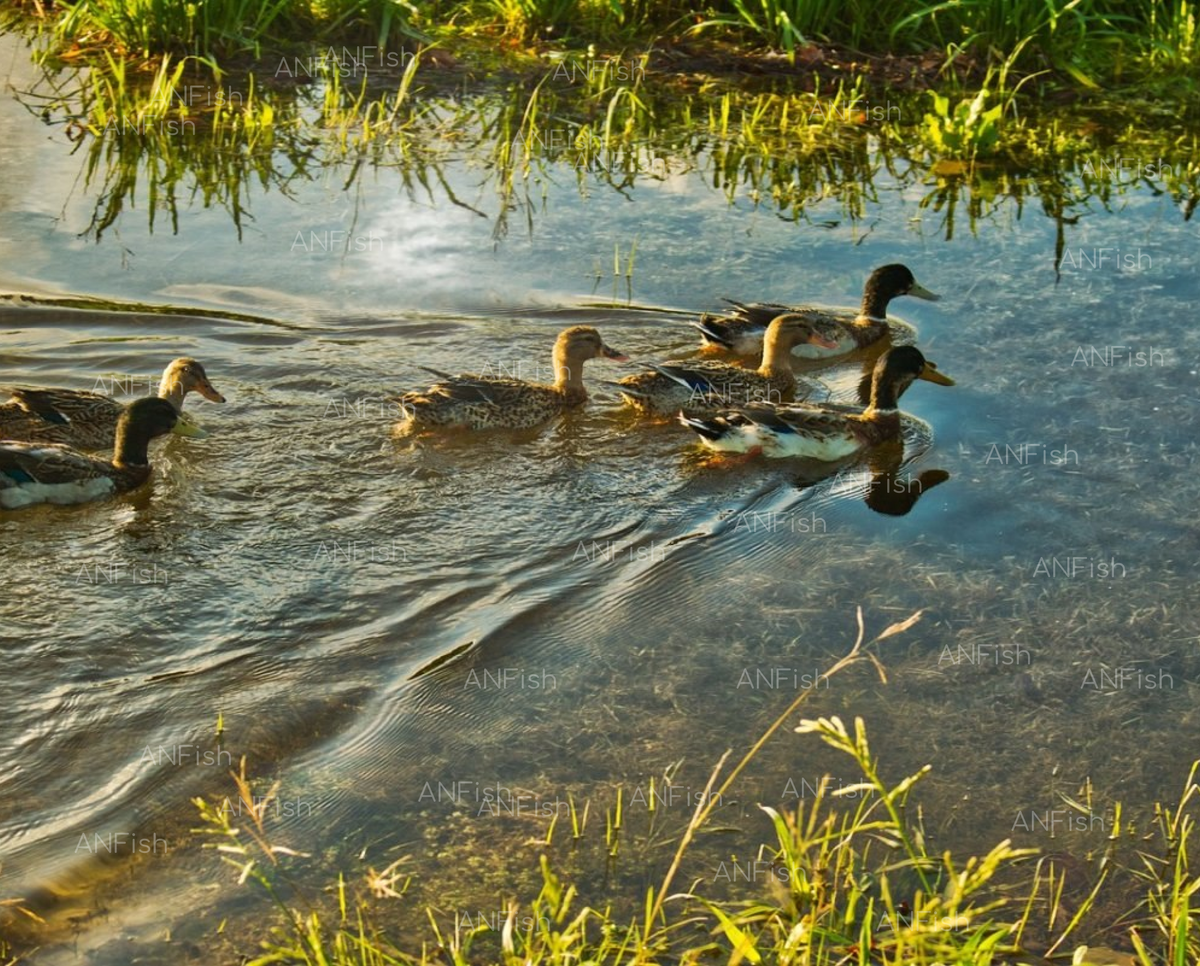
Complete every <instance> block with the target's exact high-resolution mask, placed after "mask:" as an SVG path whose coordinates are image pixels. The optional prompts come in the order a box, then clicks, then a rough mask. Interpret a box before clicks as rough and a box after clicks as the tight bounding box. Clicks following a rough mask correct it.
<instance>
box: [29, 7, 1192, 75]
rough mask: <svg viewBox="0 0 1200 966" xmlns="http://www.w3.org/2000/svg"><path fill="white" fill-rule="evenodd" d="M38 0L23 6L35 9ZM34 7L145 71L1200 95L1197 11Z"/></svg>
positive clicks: (58, 26) (85, 44)
mask: <svg viewBox="0 0 1200 966" xmlns="http://www.w3.org/2000/svg"><path fill="white" fill-rule="evenodd" d="M29 4H30V0H25V5H27V6H28V5H29ZM32 8H33V9H34V10H35V11H37V12H39V13H40V14H41V15H42V17H43V18H44V23H45V25H46V29H47V30H48V31H49V32H50V34H51V35H52V37H53V39H54V46H55V48H56V50H57V51H58V52H59V54H60V55H62V56H67V57H79V56H84V55H93V56H94V55H97V54H98V53H99V52H100V51H101V50H102V49H104V48H107V47H112V46H115V47H117V48H118V49H119V50H120V51H122V52H124V53H125V54H126V55H128V56H129V57H131V58H134V59H141V60H145V59H149V58H153V57H157V56H162V55H165V54H173V55H176V56H193V57H201V58H205V59H210V60H213V61H214V62H220V61H223V60H225V59H229V58H234V59H236V58H239V57H241V58H244V57H254V58H258V57H261V56H262V55H263V54H264V52H266V51H276V50H280V49H288V48H293V47H295V46H297V45H300V46H303V45H311V44H315V45H317V46H321V45H324V44H328V43H338V44H371V45H375V46H378V47H381V48H388V49H396V48H400V47H403V46H404V45H406V44H410V45H411V44H413V43H427V42H429V41H430V40H431V39H434V38H439V39H441V40H443V41H445V40H452V39H453V38H455V37H465V36H478V35H481V34H483V35H487V34H491V35H496V34H499V35H501V36H504V37H506V38H510V39H511V40H512V41H513V42H514V43H517V44H528V43H555V44H558V43H563V42H567V43H569V44H570V45H572V46H573V47H574V48H575V49H580V48H582V47H586V46H587V45H588V44H609V45H613V44H615V45H616V46H618V47H628V46H631V45H638V44H640V45H642V46H643V47H644V46H646V45H648V44H651V43H661V41H662V38H663V37H664V35H665V36H667V37H672V38H676V39H683V38H703V39H705V40H707V39H710V38H716V39H720V40H729V41H732V42H734V43H737V44H758V45H767V46H769V47H772V48H774V49H777V50H782V51H784V52H786V53H787V54H788V55H789V56H794V55H795V53H796V51H797V49H799V48H801V47H804V46H806V45H808V44H810V43H821V44H831V43H833V44H837V45H839V46H841V47H843V48H845V49H847V50H849V51H851V52H860V51H861V52H866V53H868V54H892V53H898V54H917V53H925V52H928V51H930V50H936V51H940V52H941V53H942V55H943V56H944V58H945V61H946V64H947V65H950V64H953V63H955V62H964V61H970V62H973V63H975V64H977V65H978V66H979V67H980V69H981V70H982V69H983V68H985V67H987V66H989V65H990V66H999V65H1001V64H1003V63H1005V62H1007V61H1009V60H1010V59H1012V60H1013V61H1014V63H1015V65H1016V66H1017V67H1018V68H1019V69H1021V70H1022V71H1024V72H1026V73H1029V72H1036V71H1041V70H1049V71H1051V72H1054V73H1055V74H1056V75H1058V76H1060V77H1061V78H1062V79H1064V80H1065V81H1066V82H1067V83H1069V84H1072V85H1078V86H1080V87H1082V88H1084V89H1094V88H1096V87H1098V86H1100V85H1104V84H1109V83H1122V82H1127V81H1130V80H1136V79H1138V78H1145V77H1152V76H1155V77H1159V78H1161V79H1163V80H1174V79H1175V78H1177V77H1178V76H1179V75H1181V74H1182V75H1183V76H1185V77H1186V78H1187V79H1188V84H1189V86H1191V87H1193V88H1194V82H1195V79H1196V70H1197V65H1198V62H1200V31H1198V30H1197V24H1196V12H1195V8H1194V5H1193V4H1192V3H1191V2H1189V0H1133V2H1127V0H1011V2H1008V3H1004V4H997V3H995V2H994V0H934V2H930V0H881V2H878V3H872V2H869V0H850V2H837V0H711V2H709V3H707V4H694V3H686V4H685V3H681V2H679V0H671V2H665V3H650V2H648V0H267V2H265V3H251V2H249V0H204V2H202V3H195V4H181V3H173V2H169V0H134V2H131V3H127V2H124V0H79V2H77V3H74V4H67V5H63V6H60V5H55V6H52V7H47V6H43V5H42V4H41V3H40V2H36V0H34V2H33V3H32Z"/></svg>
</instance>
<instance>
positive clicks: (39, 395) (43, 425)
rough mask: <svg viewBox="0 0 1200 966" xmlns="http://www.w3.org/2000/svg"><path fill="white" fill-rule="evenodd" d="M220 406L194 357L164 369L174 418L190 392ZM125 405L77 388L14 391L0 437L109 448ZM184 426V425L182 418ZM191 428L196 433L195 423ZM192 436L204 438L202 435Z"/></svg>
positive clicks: (1, 416) (163, 387) (163, 386)
mask: <svg viewBox="0 0 1200 966" xmlns="http://www.w3.org/2000/svg"><path fill="white" fill-rule="evenodd" d="M193 391H194V392H198V393H200V395H202V396H203V397H204V398H205V399H210V400H212V401H213V402H222V403H223V402H224V401H225V397H224V396H222V395H221V394H220V393H219V392H217V390H216V389H214V388H213V384H212V383H211V382H209V381H208V375H207V374H206V373H205V371H204V366H202V365H200V363H198V362H197V361H196V360H195V359H187V358H183V359H176V360H175V361H174V362H172V363H171V364H170V365H169V366H167V368H166V369H165V370H163V376H162V381H161V382H160V383H159V386H158V395H159V398H161V399H165V400H166V401H167V402H169V403H170V404H171V406H172V407H173V408H174V410H175V412H176V414H177V415H178V414H182V413H183V400H184V398H185V397H186V396H187V394H188V393H189V392H193ZM124 411H125V407H124V406H123V405H121V403H119V402H117V400H115V399H113V398H112V397H110V396H102V395H100V393H95V392H84V391H82V390H78V389H13V390H11V392H10V395H9V399H8V401H7V402H5V403H3V404H0V439H20V440H25V441H27V442H33V443H61V444H63V445H65V446H74V447H76V448H77V449H108V448H109V447H110V446H112V445H113V440H114V439H115V438H116V434H117V421H118V420H119V419H120V418H121V413H123V412H124ZM184 422H188V420H187V419H186V418H185V419H184ZM192 428H194V429H198V428H197V427H195V426H194V425H193V427H192ZM192 435H197V436H202V435H204V433H203V432H202V431H199V430H198V431H197V432H196V433H194V434H192Z"/></svg>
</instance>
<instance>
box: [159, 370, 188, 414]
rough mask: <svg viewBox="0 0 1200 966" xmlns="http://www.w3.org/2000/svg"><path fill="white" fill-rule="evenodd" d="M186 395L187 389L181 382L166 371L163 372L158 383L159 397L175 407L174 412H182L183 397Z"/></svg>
mask: <svg viewBox="0 0 1200 966" xmlns="http://www.w3.org/2000/svg"><path fill="white" fill-rule="evenodd" d="M186 395H187V390H186V389H184V388H183V383H181V382H180V381H179V380H178V379H175V378H172V377H171V376H169V375H168V374H167V373H163V377H162V382H160V383H159V384H158V398H159V399H165V400H166V401H167V402H169V403H170V404H171V405H172V406H174V407H175V412H177V413H181V412H183V397H184V396H186Z"/></svg>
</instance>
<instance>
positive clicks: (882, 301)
mask: <svg viewBox="0 0 1200 966" xmlns="http://www.w3.org/2000/svg"><path fill="white" fill-rule="evenodd" d="M891 300H892V297H891V296H890V295H888V294H887V293H886V292H884V291H883V289H881V288H880V287H879V286H878V285H868V286H867V288H866V291H864V292H863V299H862V308H861V309H859V313H858V314H859V318H863V319H876V320H879V321H882V320H884V319H886V318H887V310H888V303H889V302H890V301H891Z"/></svg>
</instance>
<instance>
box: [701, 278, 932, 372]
mask: <svg viewBox="0 0 1200 966" xmlns="http://www.w3.org/2000/svg"><path fill="white" fill-rule="evenodd" d="M900 295H912V296H915V297H916V298H919V299H925V300H927V301H929V302H936V301H938V299H940V298H941V296H940V295H934V294H933V292H931V291H929V290H928V289H927V288H924V287H923V286H921V285H918V284H917V280H916V279H915V278H913V273H912V272H910V271H909V270H908V269H907V268H906V267H905V266H903V265H884V266H883V267H882V268H877V269H875V271H873V272H872V273H871V276H870V278H868V279H867V284H866V286H865V287H864V288H863V300H862V308H860V309H859V310H858V313H857V314H855V313H853V312H849V311H844V310H842V311H839V310H836V309H833V310H831V309H817V308H808V307H801V308H789V307H788V306H786V305H774V304H771V303H769V302H747V303H742V302H734V301H732V300H727V301H729V304H730V305H732V306H733V312H732V313H731V314H730V315H728V316H724V317H716V316H710V315H706V316H703V317H702V318H701V320H700V321H699V322H692V323H689V324H690V325H693V326H695V327H696V328H697V329H699V330H700V334H701V335H702V336H703V337H704V341H705V343H706V344H708V345H715V346H720V347H721V348H724V349H730V350H732V351H733V352H736V353H738V354H740V355H753V354H755V353H757V352H758V351H759V346H760V343H761V342H762V338H763V333H765V332H766V330H767V326H768V325H769V324H770V322H771V320H772V319H774V318H775V317H776V316H778V315H779V314H780V313H783V312H796V313H800V314H803V315H806V316H809V317H810V318H821V319H825V320H827V321H829V322H832V323H834V324H835V325H837V326H838V328H839V329H840V337H839V338H838V344H837V346H836V347H835V348H832V349H827V348H825V347H824V346H819V345H812V344H804V343H801V344H799V345H797V346H796V348H795V349H794V350H793V351H794V352H795V354H796V355H798V356H803V357H805V358H809V359H825V358H831V357H833V356H840V355H845V354H846V353H847V352H853V351H854V350H855V349H859V348H862V347H863V346H868V345H870V344H871V343H872V342H875V341H877V340H879V339H881V338H882V337H883V335H884V334H885V333H886V332H887V331H888V321H887V308H888V303H889V302H891V301H892V299H894V298H896V297H898V296H900Z"/></svg>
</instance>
